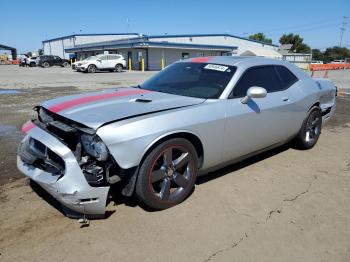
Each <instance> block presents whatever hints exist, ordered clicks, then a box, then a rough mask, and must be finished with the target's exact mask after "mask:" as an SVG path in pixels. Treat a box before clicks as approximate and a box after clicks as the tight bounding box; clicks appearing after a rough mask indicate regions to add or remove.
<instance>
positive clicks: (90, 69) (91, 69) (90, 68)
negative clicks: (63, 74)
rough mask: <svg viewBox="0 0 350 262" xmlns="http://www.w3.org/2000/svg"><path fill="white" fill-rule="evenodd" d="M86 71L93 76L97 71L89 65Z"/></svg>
mask: <svg viewBox="0 0 350 262" xmlns="http://www.w3.org/2000/svg"><path fill="white" fill-rule="evenodd" d="M87 71H88V72H89V73H93V74H94V73H96V71H97V67H96V66H95V65H89V67H88V69H87Z"/></svg>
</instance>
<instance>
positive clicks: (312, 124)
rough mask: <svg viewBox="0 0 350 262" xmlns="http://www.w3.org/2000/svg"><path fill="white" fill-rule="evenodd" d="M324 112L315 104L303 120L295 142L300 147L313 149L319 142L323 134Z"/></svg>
mask: <svg viewBox="0 0 350 262" xmlns="http://www.w3.org/2000/svg"><path fill="white" fill-rule="evenodd" d="M321 127H322V112H321V109H320V108H319V107H318V106H314V107H312V108H311V110H310V111H309V114H308V116H307V117H306V119H305V120H304V122H303V125H302V126H301V129H300V131H299V133H298V135H297V136H296V138H295V144H296V146H297V148H300V149H311V148H312V147H314V145H315V144H316V143H317V140H318V138H319V137H320V134H321Z"/></svg>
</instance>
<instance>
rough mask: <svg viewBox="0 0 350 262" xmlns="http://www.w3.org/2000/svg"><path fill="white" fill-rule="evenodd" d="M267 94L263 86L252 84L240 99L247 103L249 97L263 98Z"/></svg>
mask: <svg viewBox="0 0 350 262" xmlns="http://www.w3.org/2000/svg"><path fill="white" fill-rule="evenodd" d="M266 95H267V91H266V89H265V88H263V87H260V86H252V87H250V88H249V89H248V90H247V95H246V96H245V97H243V98H242V99H241V103H242V104H246V103H248V101H249V99H251V98H263V97H265V96H266Z"/></svg>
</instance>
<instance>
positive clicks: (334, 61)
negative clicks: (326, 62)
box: [331, 60, 345, 64]
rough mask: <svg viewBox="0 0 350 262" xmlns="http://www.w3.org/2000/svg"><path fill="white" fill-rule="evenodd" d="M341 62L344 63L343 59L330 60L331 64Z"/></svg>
mask: <svg viewBox="0 0 350 262" xmlns="http://www.w3.org/2000/svg"><path fill="white" fill-rule="evenodd" d="M343 63H345V61H344V60H333V61H332V62H331V64H343Z"/></svg>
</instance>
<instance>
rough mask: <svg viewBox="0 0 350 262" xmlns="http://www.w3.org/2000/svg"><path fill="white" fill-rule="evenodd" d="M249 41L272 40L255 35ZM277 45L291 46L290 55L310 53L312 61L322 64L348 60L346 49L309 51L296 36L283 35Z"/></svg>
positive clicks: (269, 41)
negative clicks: (321, 62)
mask: <svg viewBox="0 0 350 262" xmlns="http://www.w3.org/2000/svg"><path fill="white" fill-rule="evenodd" d="M249 39H252V40H256V41H261V42H265V43H269V44H271V43H272V39H271V38H268V37H266V36H265V34H264V33H256V34H253V35H250V36H249ZM279 43H280V44H281V45H285V44H291V45H292V47H291V49H290V52H292V53H307V54H310V53H312V59H313V60H317V61H323V62H326V63H328V62H331V61H333V60H344V59H346V58H350V49H348V48H346V47H339V46H333V47H329V48H327V49H326V50H325V51H324V52H322V51H321V50H319V49H311V47H310V46H309V45H307V44H305V43H304V39H303V38H302V37H301V36H300V35H298V34H283V35H282V36H281V37H280V39H279Z"/></svg>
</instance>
